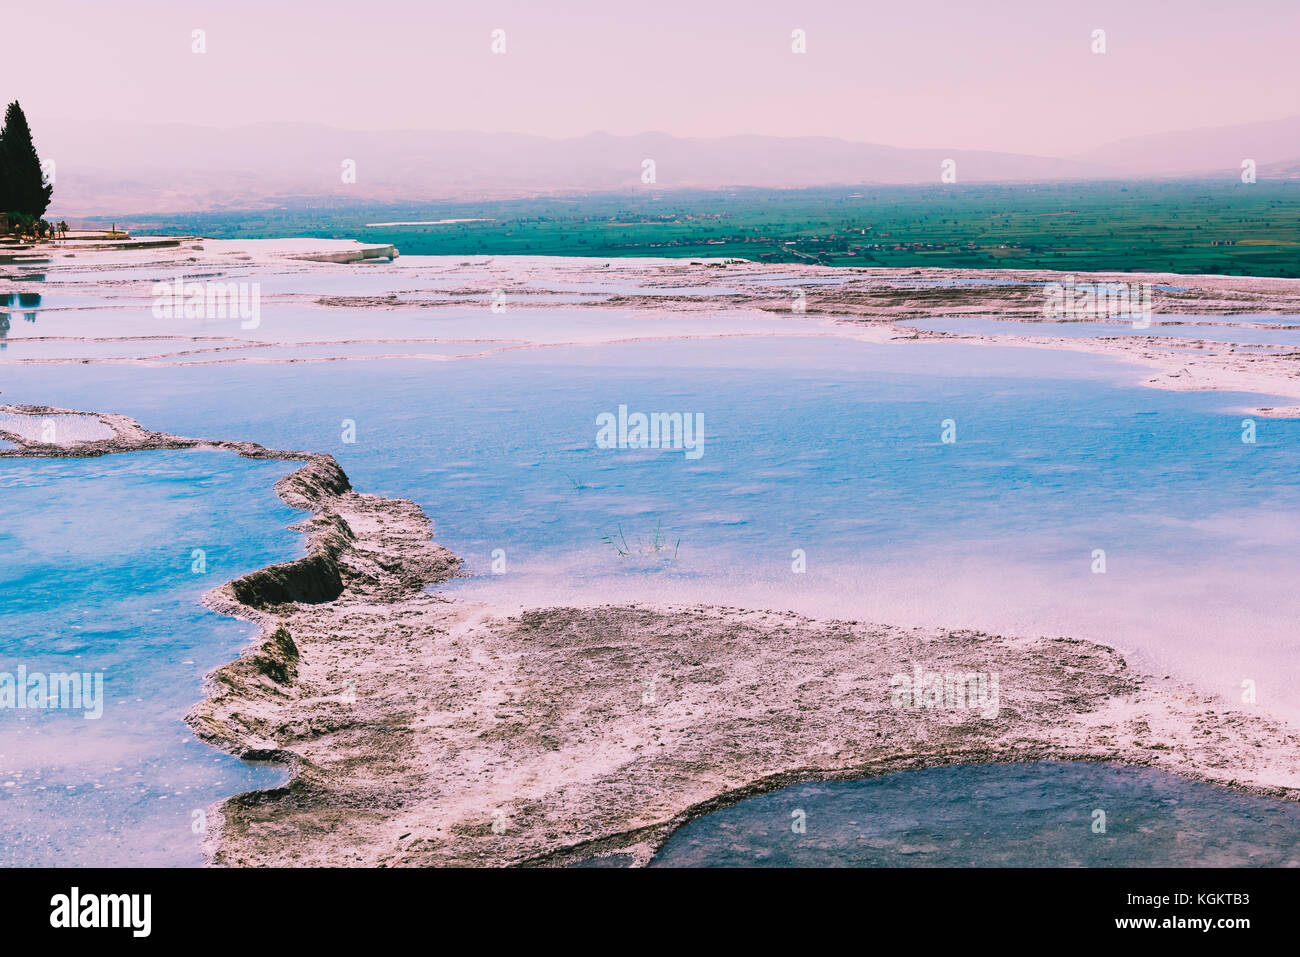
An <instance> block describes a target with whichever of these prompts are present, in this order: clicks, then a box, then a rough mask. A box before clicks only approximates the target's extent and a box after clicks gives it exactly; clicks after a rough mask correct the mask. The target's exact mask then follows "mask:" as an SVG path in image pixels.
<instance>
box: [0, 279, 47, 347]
mask: <svg viewBox="0 0 1300 957" xmlns="http://www.w3.org/2000/svg"><path fill="white" fill-rule="evenodd" d="M41 278H42V279H44V278H45V277H44V276H42V277H41ZM6 306H8V307H12V306H18V307H19V308H20V309H39V308H40V307H41V294H40V293H39V292H0V307H6ZM23 318H24V319H25V320H27V321H28V322H35V321H36V313H35V312H24V313H23ZM10 322H11V320H10V314H9V313H8V312H2V311H0V339H3V338H5V336H6V335H8V333H9V328H10ZM0 348H4V346H3V345H2V344H0Z"/></svg>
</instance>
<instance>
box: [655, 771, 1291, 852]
mask: <svg viewBox="0 0 1300 957" xmlns="http://www.w3.org/2000/svg"><path fill="white" fill-rule="evenodd" d="M1295 865H1300V804H1296V803H1293V802H1290V801H1278V800H1274V799H1272V798H1263V797H1255V796H1253V795H1249V794H1241V793H1239V792H1237V791H1231V790H1229V789H1227V788H1223V787H1217V786H1215V785H1212V784H1204V783H1201V782H1198V781H1189V780H1186V779H1184V778H1180V777H1176V776H1174V775H1170V774H1165V773H1163V772H1161V771H1153V770H1150V769H1148V768H1129V767H1122V766H1119V765H1112V764H1092V763H1087V762H1077V763H1074V762H1067V763H1056V762H1035V763H1026V764H981V765H957V766H954V767H945V768H927V769H925V770H920V771H902V772H899V773H896V774H887V775H884V776H883V777H878V778H870V779H867V780H860V781H835V782H828V783H823V784H796V785H794V786H792V787H788V788H784V789H782V790H780V791H775V792H773V793H771V794H764V795H761V796H759V797H754V798H750V799H748V800H745V801H741V802H740V803H739V804H735V805H733V806H731V807H729V808H724V809H723V810H721V811H716V812H714V813H712V814H708V815H706V816H704V817H701V818H699V819H697V820H695V821H691V822H690V823H689V824H687V825H685V826H684V827H682V828H681V829H680V830H678V831H677V832H676V833H674V834H673V836H672V837H670V838H669V839H668V841H667V843H665V844H664V846H663V848H662V849H661V850H660V852H659V854H658V855H657V856H656V857H655V859H654V860H653V861H652V862H651V866H652V867H970V866H976V867H1281V866H1295Z"/></svg>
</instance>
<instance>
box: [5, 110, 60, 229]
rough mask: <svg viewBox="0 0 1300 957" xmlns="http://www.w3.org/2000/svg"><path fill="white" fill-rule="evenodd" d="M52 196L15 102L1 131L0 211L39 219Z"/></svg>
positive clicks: (25, 122)
mask: <svg viewBox="0 0 1300 957" xmlns="http://www.w3.org/2000/svg"><path fill="white" fill-rule="evenodd" d="M53 192H54V187H53V186H51V185H50V184H49V183H47V182H45V174H44V173H43V172H41V160H40V157H38V156H37V155H36V147H35V145H34V144H33V143H32V131H31V127H29V126H28V125H27V117H26V115H25V114H24V113H23V108H22V107H21V106H19V105H18V101H17V100H14V101H13V102H12V103H10V104H9V108H8V109H6V110H5V125H4V129H3V130H0V200H3V202H0V209H3V210H4V211H5V212H17V213H26V214H27V215H28V216H32V217H34V218H35V219H40V218H41V217H42V216H44V215H45V210H46V209H48V208H49V205H50V194H51V193H53Z"/></svg>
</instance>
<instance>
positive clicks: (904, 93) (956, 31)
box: [0, 0, 1300, 155]
mask: <svg viewBox="0 0 1300 957" xmlns="http://www.w3.org/2000/svg"><path fill="white" fill-rule="evenodd" d="M0 5H2V7H3V12H2V13H0V22H3V24H4V34H5V36H6V37H7V38H8V41H9V42H6V43H5V54H4V56H5V61H6V62H5V69H4V73H3V75H4V82H3V84H0V86H2V87H3V89H0V95H2V96H3V98H4V100H6V101H8V100H10V99H13V98H15V97H17V98H18V99H19V100H21V101H22V103H23V105H24V107H25V108H26V109H27V112H28V113H29V114H30V115H31V116H32V117H33V119H34V121H38V142H39V131H40V130H39V123H59V124H66V123H74V122H76V121H78V120H82V119H107V118H119V119H124V120H125V119H131V120H139V121H149V122H163V123H170V122H178V123H194V124H199V125H204V126H231V125H238V124H242V123H255V122H263V121H283V120H300V121H310V122H321V123H327V124H330V125H334V126H339V127H345V128H352V129H399V128H420V129H442V130H461V129H466V130H484V131H512V132H523V133H536V134H541V135H545V136H575V135H581V134H583V133H588V132H591V131H593V130H606V131H609V132H612V133H637V132H642V131H645V130H662V131H664V132H668V133H672V134H676V135H680V136H712V135H726V134H733V133H763V134H771V135H782V136H799V135H826V136H837V137H841V138H844V139H850V140H860V141H867V142H875V143H886V144H890V145H896V146H930V147H940V146H944V147H953V148H962V149H996V150H1006V151H1011V152H1024V153H1037V154H1043V155H1067V154H1071V153H1074V152H1077V151H1080V150H1084V149H1088V148H1090V147H1092V146H1096V145H1098V144H1100V143H1103V142H1106V141H1109V140H1113V139H1117V138H1120V137H1125V136H1133V135H1140V134H1144V133H1152V132H1160V131H1164V130H1175V129H1187V128H1194V127H1202V126H1219V125H1227V124H1232V123H1247V122H1254V121H1259V120H1271V119H1277V118H1280V117H1284V116H1289V115H1294V114H1296V113H1300V53H1298V52H1297V49H1296V42H1297V38H1298V37H1300V0H1234V2H1232V3H1221V2H1210V0H1184V2H1179V3H1173V2H1157V0H1089V2H1073V0H1065V2H1061V0H1002V2H997V3H980V2H977V0H957V2H949V0H917V2H907V3H902V2H897V0H893V2H875V0H870V2H869V0H835V2H830V0H820V2H819V0H805V2H799V3H795V2H780V3H778V2H772V0H689V2H683V0H644V2H638V3H628V2H616V0H555V2H547V3H541V2H507V0H495V2H494V0H475V2H472V3H470V2H464V3H445V2H436V0H435V2H429V0H423V2H420V0H370V2H362V0H347V2H335V0H315V2H310V3H308V2H296V3H289V2H282V0H258V2H247V0H220V2H186V0H165V2H164V0H137V2H132V0H121V2H113V3H108V2H104V0H39V2H34V3H19V2H15V0H0ZM498 27H499V28H502V29H504V30H506V35H507V45H508V52H507V53H506V55H504V56H494V55H493V54H492V53H491V52H490V50H489V43H490V39H489V34H490V31H491V30H492V29H494V28H498ZM796 27H798V28H802V29H804V30H805V31H807V36H808V52H807V54H805V55H802V56H799V55H795V54H793V53H791V51H790V33H791V31H792V30H793V29H795V28H796ZM195 28H202V29H204V30H205V31H206V33H207V53H205V54H203V55H196V54H194V53H192V52H191V51H190V43H191V41H190V33H191V31H192V30H193V29H195ZM1095 28H1102V29H1105V30H1106V33H1107V46H1108V52H1107V53H1106V54H1105V55H1094V54H1093V53H1091V52H1090V49H1089V47H1090V42H1091V39H1090V36H1091V32H1092V30H1093V29H1095ZM52 61H56V62H57V63H59V64H60V65H61V67H60V68H59V69H53V68H51V66H50V63H51V62H52Z"/></svg>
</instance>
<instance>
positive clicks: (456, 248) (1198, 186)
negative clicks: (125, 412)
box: [118, 181, 1300, 277]
mask: <svg viewBox="0 0 1300 957" xmlns="http://www.w3.org/2000/svg"><path fill="white" fill-rule="evenodd" d="M439 219H484V220H489V221H488V222H474V223H459V224H452V225H441V226H406V227H367V226H366V225H365V224H366V223H369V222H391V221H402V222H407V221H422V220H439ZM121 221H122V219H121V218H118V222H121ZM129 225H130V226H131V227H132V228H133V229H134V230H135V231H136V232H146V231H152V232H183V233H198V234H202V235H208V236H213V237H223V238H233V237H271V236H290V235H293V236H323V237H337V238H353V239H360V240H362V241H365V242H385V243H394V244H396V245H397V247H398V248H399V249H400V251H401V252H402V253H403V254H406V255H488V254H499V255H551V256H604V257H612V256H673V257H696V258H698V257H706V256H707V257H739V258H744V259H753V260H761V261H768V262H813V263H820V264H823V265H830V266H907V267H915V266H951V267H965V268H983V269H987V268H1035V267H1038V268H1049V269H1060V270H1081V271H1082V270H1120V271H1162V272H1166V271H1167V272H1179V273H1223V274H1228V275H1249V276H1287V277H1300V182H1286V181H1282V182H1273V183H1269V182H1260V183H1255V184H1252V185H1244V184H1240V183H1227V184H1225V183H1222V182H1214V183H1209V182H1193V181H1170V182H1131V183H1118V182H1107V183H1068V184H1049V185H1029V186H948V187H942V188H940V187H934V186H925V187H919V186H914V187H856V188H835V189H833V188H819V189H803V190H759V189H734V190H725V191H680V192H665V191H652V190H649V189H648V190H647V192H645V193H644V194H636V195H627V194H623V195H590V196H576V197H547V198H539V199H518V200H499V201H491V202H437V203H422V204H416V203H410V204H402V205H365V206H359V205H337V204H336V205H316V206H308V205H305V204H303V205H292V204H290V205H287V206H286V207H284V208H280V209H276V210H259V211H252V212H222V213H204V214H178V215H174V216H167V217H150V218H148V219H137V220H135V221H134V222H129Z"/></svg>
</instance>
